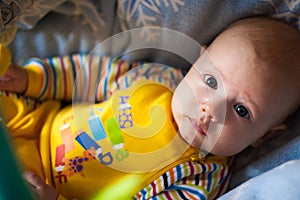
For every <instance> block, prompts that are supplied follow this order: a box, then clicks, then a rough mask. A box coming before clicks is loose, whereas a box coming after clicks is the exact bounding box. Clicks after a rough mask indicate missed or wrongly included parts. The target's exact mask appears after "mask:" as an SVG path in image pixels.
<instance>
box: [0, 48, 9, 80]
mask: <svg viewBox="0 0 300 200" xmlns="http://www.w3.org/2000/svg"><path fill="white" fill-rule="evenodd" d="M10 63H11V53H10V51H9V49H8V48H7V47H5V46H4V45H2V44H0V77H1V76H2V75H3V74H5V72H6V71H7V69H8V67H9V66H10Z"/></svg>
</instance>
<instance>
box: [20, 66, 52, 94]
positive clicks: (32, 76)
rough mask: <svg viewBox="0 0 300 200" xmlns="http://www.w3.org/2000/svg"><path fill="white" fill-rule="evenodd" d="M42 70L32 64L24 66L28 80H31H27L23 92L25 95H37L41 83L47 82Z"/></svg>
mask: <svg viewBox="0 0 300 200" xmlns="http://www.w3.org/2000/svg"><path fill="white" fill-rule="evenodd" d="M42 70H43V69H42V68H38V67H36V66H33V65H27V66H26V72H27V76H28V80H33V81H28V86H27V91H26V92H25V95H26V96H29V97H37V96H39V95H40V94H39V92H40V91H41V88H42V87H43V84H45V83H47V81H45V77H44V76H43V74H44V73H43V71H42Z"/></svg>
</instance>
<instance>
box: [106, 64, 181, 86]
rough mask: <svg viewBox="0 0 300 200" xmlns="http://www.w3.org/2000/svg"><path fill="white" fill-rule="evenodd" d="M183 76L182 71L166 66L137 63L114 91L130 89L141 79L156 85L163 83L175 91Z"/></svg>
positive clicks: (117, 83) (120, 80) (121, 79)
mask: <svg viewBox="0 0 300 200" xmlns="http://www.w3.org/2000/svg"><path fill="white" fill-rule="evenodd" d="M182 78H183V75H182V73H181V71H180V70H177V69H174V68H172V67H168V66H166V65H160V64H154V63H135V65H134V67H133V69H132V70H130V71H129V72H128V73H126V74H124V76H123V77H121V78H120V79H119V80H118V81H117V82H116V84H115V85H114V87H113V88H112V89H113V90H117V89H121V90H122V89H125V88H128V87H129V86H130V85H131V84H132V83H133V82H135V81H137V80H139V79H146V80H150V81H153V82H156V83H161V84H163V85H165V86H167V87H169V88H170V89H171V90H175V88H176V87H177V85H178V84H179V82H180V81H181V80H182Z"/></svg>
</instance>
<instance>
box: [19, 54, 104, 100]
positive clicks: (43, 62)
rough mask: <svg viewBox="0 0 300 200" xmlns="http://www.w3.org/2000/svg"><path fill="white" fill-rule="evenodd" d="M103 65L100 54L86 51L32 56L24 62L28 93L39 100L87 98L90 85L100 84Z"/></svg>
mask: <svg viewBox="0 0 300 200" xmlns="http://www.w3.org/2000/svg"><path fill="white" fill-rule="evenodd" d="M100 65H101V59H100V57H96V56H88V55H85V54H73V55H68V56H63V57H51V58H46V59H39V58H32V59H29V60H28V61H27V62H26V63H25V65H24V67H25V70H26V72H27V74H28V87H27V91H26V93H25V94H26V95H27V96H30V97H34V98H36V99H39V100H44V99H58V100H64V101H70V100H72V98H75V99H80V100H81V99H85V98H87V96H88V95H89V91H90V90H89V87H90V86H91V85H93V84H96V83H95V81H96V80H97V78H95V77H98V75H99V73H100V70H101V66H100ZM92 75H93V77H92ZM93 81H94V83H93Z"/></svg>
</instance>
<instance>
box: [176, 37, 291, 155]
mask: <svg viewBox="0 0 300 200" xmlns="http://www.w3.org/2000/svg"><path fill="white" fill-rule="evenodd" d="M226 47H230V48H226ZM207 53H208V55H209V57H210V58H209V57H208V56H207V54H204V55H202V56H200V58H199V59H198V60H197V61H196V63H195V64H194V66H193V67H192V68H191V69H190V71H189V72H188V74H187V75H186V76H185V78H184V79H183V80H182V82H181V83H180V84H179V86H178V87H177V89H176V90H175V93H174V96H173V99H172V112H173V115H174V118H175V121H176V123H177V125H178V128H179V132H180V134H181V136H182V138H184V139H185V140H186V141H187V142H188V143H190V144H191V145H192V146H194V147H196V148H201V147H202V149H205V150H207V151H209V152H211V153H213V154H215V155H221V156H229V155H233V154H236V153H238V152H240V151H241V150H243V149H244V148H245V147H247V146H248V145H250V144H252V143H253V142H255V141H256V140H258V139H259V138H261V137H262V136H263V135H264V134H265V133H266V132H267V131H268V130H270V129H271V128H272V127H274V126H275V125H278V123H279V122H278V119H279V118H278V117H277V116H280V114H281V112H283V111H284V109H285V102H287V103H288V100H285V98H284V96H281V93H280V92H278V91H277V89H278V88H276V86H275V85H276V80H273V79H272V78H271V79H269V78H267V77H272V75H273V74H272V72H271V71H270V70H267V68H263V67H261V65H263V63H262V62H260V61H259V60H258V59H256V57H255V56H254V55H255V54H254V53H253V51H252V50H251V49H250V48H249V49H247V48H246V47H242V44H240V43H238V42H236V43H235V42H234V41H222V42H219V43H217V44H213V45H212V46H210V47H209V48H208V50H207ZM211 61H213V63H212V62H211ZM270 80H272V81H270ZM274 116H276V117H274ZM275 118H276V119H275ZM204 141H205V142H204Z"/></svg>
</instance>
